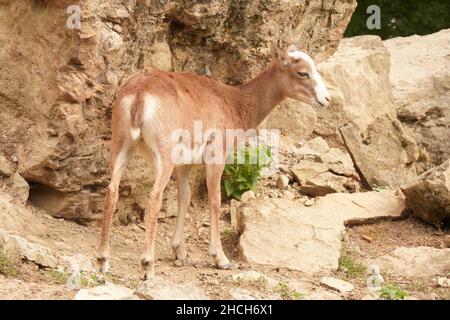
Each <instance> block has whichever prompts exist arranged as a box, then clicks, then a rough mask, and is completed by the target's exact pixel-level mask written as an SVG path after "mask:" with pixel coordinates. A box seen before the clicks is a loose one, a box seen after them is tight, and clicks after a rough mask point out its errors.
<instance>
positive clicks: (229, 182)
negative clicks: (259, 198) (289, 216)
mask: <svg viewBox="0 0 450 320" xmlns="http://www.w3.org/2000/svg"><path fill="white" fill-rule="evenodd" d="M271 161H272V153H271V151H270V148H268V147H266V146H261V147H244V148H240V149H238V150H237V152H236V153H235V156H234V161H233V163H230V164H227V165H226V166H225V169H224V186H225V191H226V193H227V195H228V196H229V197H232V198H235V199H238V200H239V199H240V198H241V196H242V194H243V193H244V192H246V191H249V190H252V191H255V189H256V184H257V183H258V180H259V179H260V178H261V171H262V169H264V168H267V167H268V166H269V165H270V163H271Z"/></svg>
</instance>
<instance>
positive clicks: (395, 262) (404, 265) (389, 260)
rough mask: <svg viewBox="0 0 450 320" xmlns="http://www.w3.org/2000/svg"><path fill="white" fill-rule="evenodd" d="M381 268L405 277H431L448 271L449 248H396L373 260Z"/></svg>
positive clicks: (449, 262) (449, 270)
mask: <svg viewBox="0 0 450 320" xmlns="http://www.w3.org/2000/svg"><path fill="white" fill-rule="evenodd" d="M374 262H375V263H376V264H378V265H379V266H380V267H381V270H382V271H383V270H389V271H390V272H394V273H396V274H398V275H402V276H406V277H431V276H435V275H445V274H447V273H448V272H450V249H436V248H433V247H417V248H405V247H401V248H397V249H395V250H394V251H393V252H392V253H390V254H387V255H384V256H382V257H379V258H377V259H375V260H374Z"/></svg>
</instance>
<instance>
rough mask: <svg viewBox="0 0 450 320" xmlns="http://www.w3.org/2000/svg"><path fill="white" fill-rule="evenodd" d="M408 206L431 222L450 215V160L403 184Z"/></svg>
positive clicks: (417, 214) (420, 216) (415, 213)
mask: <svg viewBox="0 0 450 320" xmlns="http://www.w3.org/2000/svg"><path fill="white" fill-rule="evenodd" d="M401 189H402V191H403V193H404V195H405V197H406V206H407V207H408V208H409V209H411V210H412V212H413V213H414V215H416V216H418V217H419V218H421V219H422V220H424V221H426V222H429V223H437V222H440V221H442V220H443V219H445V218H449V217H450V160H447V161H445V162H444V163H443V164H441V165H440V166H438V167H435V168H433V169H430V170H428V171H426V172H424V173H422V174H421V175H420V176H418V177H417V179H416V180H414V181H413V182H411V183H409V184H407V185H404V186H402V188H401Z"/></svg>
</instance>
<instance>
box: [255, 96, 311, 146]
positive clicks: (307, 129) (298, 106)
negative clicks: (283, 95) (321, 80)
mask: <svg viewBox="0 0 450 320" xmlns="http://www.w3.org/2000/svg"><path fill="white" fill-rule="evenodd" d="M316 121H317V115H316V112H315V111H314V109H313V108H312V107H311V106H309V105H307V104H304V103H301V102H299V101H295V100H287V101H284V102H282V103H281V104H280V105H279V106H277V107H276V108H275V109H274V110H273V111H272V112H271V113H270V114H269V115H268V116H267V118H266V120H264V122H263V123H262V124H261V125H260V126H261V127H263V128H271V129H279V130H280V131H281V134H282V136H283V137H286V138H287V140H288V141H291V142H293V141H297V140H298V139H304V138H307V137H308V136H309V135H310V134H311V133H312V132H313V130H314V125H315V124H316Z"/></svg>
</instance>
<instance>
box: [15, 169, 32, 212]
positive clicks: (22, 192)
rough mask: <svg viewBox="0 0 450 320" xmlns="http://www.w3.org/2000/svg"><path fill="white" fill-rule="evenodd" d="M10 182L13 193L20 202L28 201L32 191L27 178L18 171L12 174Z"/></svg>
mask: <svg viewBox="0 0 450 320" xmlns="http://www.w3.org/2000/svg"><path fill="white" fill-rule="evenodd" d="M10 183H11V186H10V193H11V195H12V196H13V197H14V198H15V199H17V200H18V201H19V202H20V203H22V204H25V203H27V200H28V196H29V192H30V186H29V185H28V182H26V181H25V179H24V178H23V177H22V176H21V175H20V174H19V173H18V172H16V173H14V174H13V175H12V177H11V182H10Z"/></svg>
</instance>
